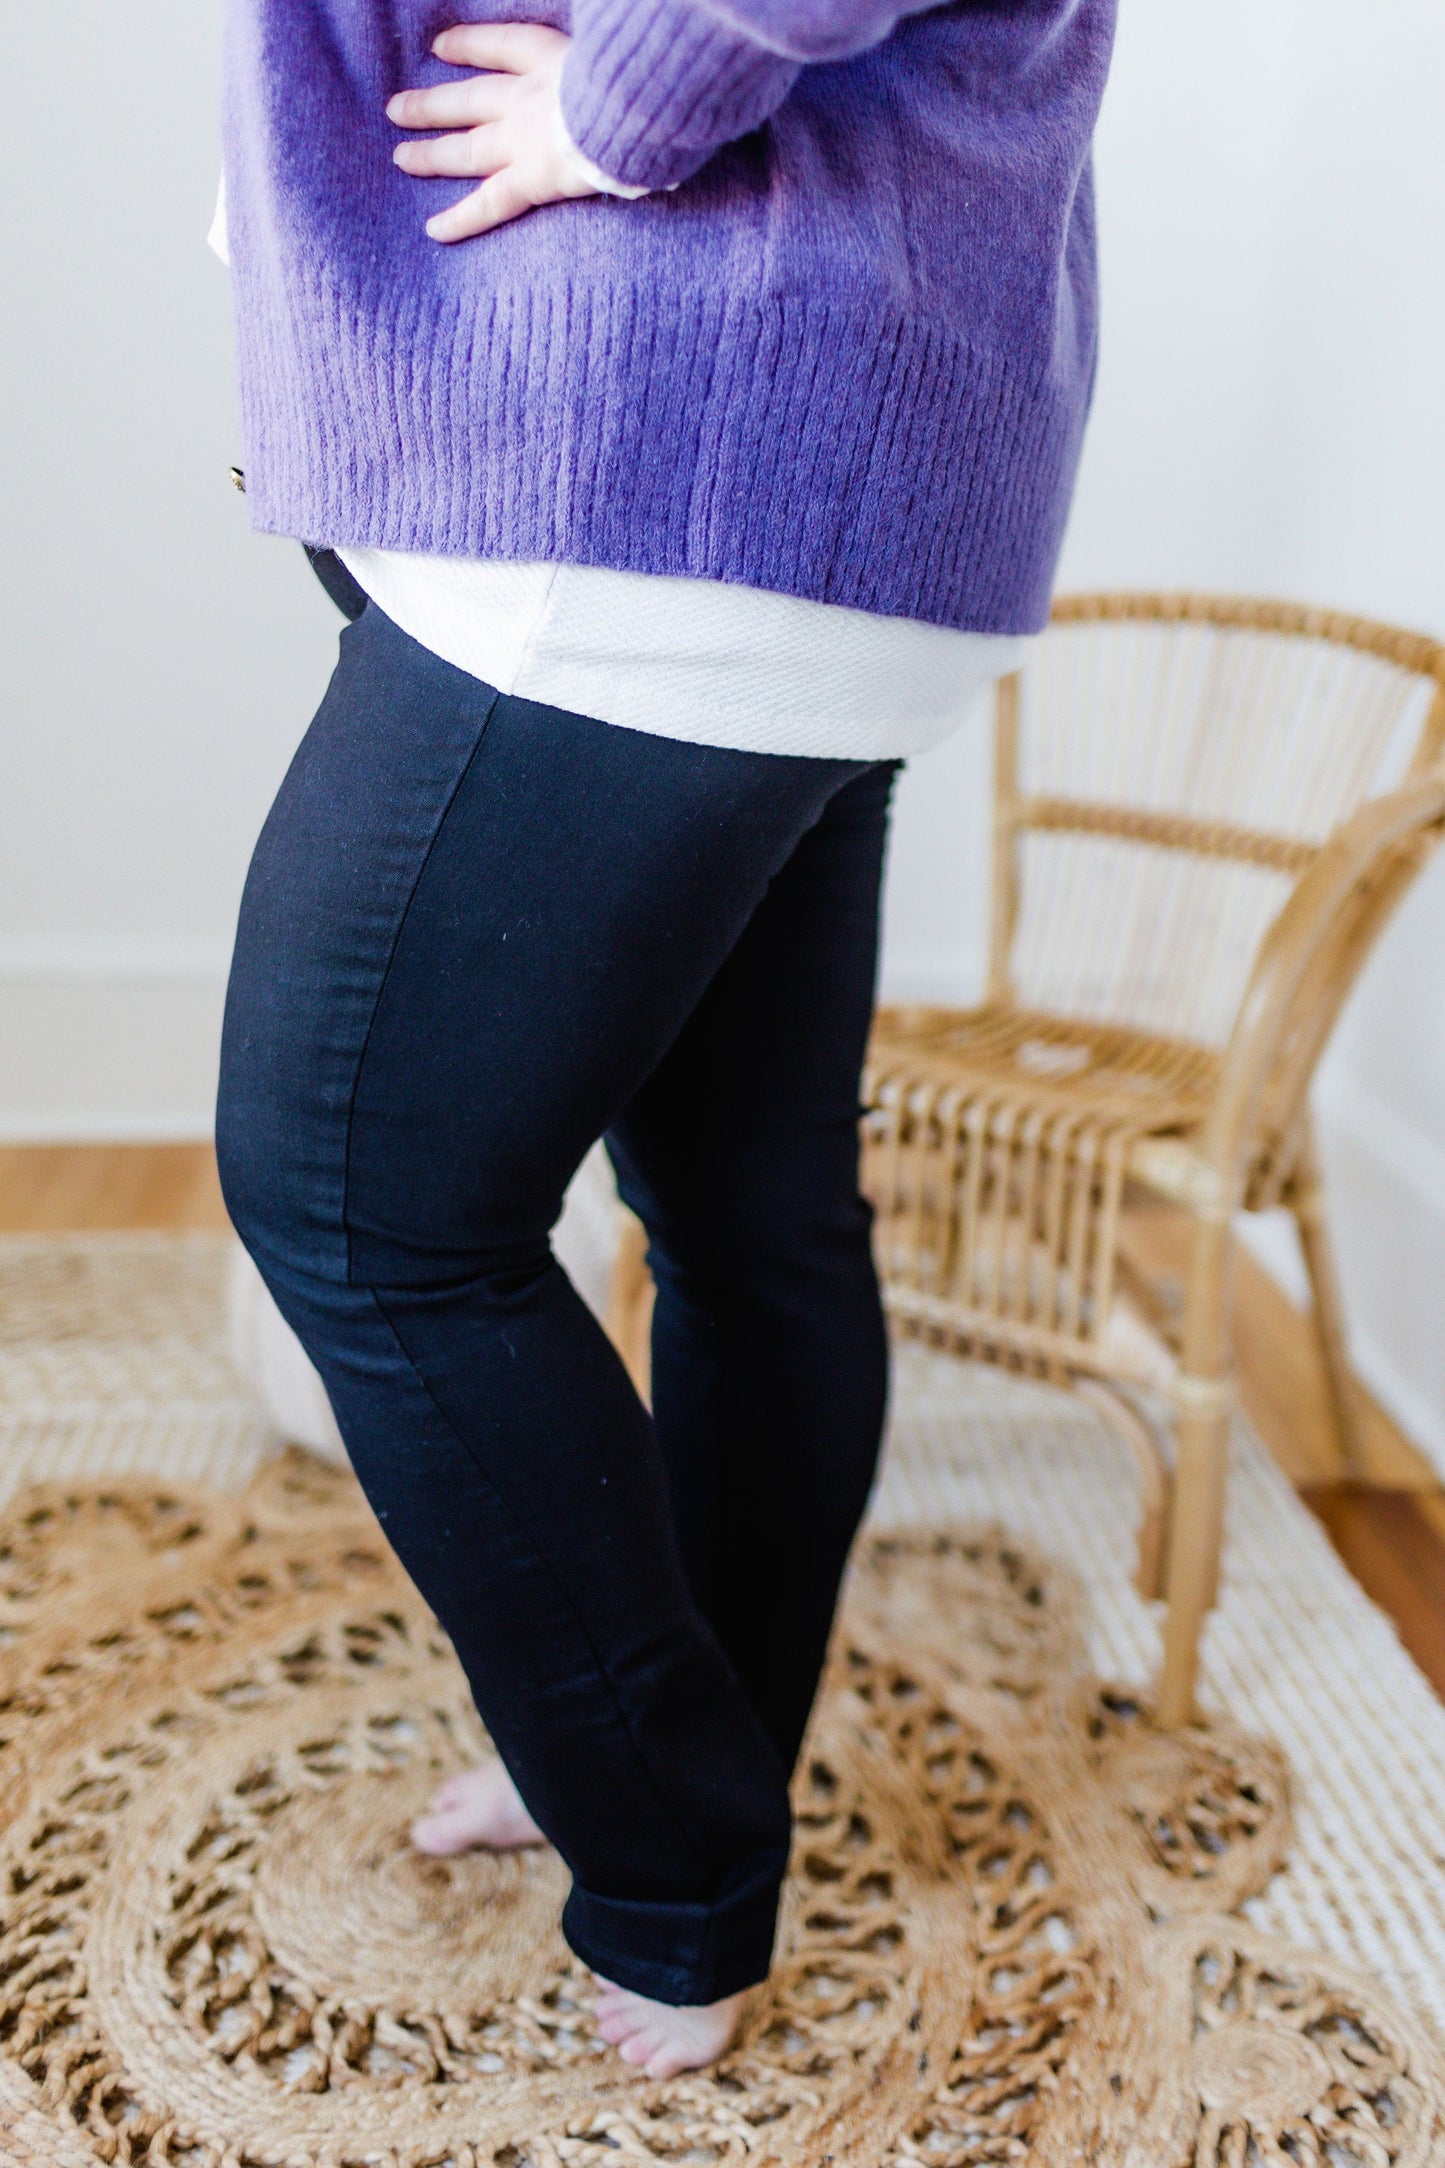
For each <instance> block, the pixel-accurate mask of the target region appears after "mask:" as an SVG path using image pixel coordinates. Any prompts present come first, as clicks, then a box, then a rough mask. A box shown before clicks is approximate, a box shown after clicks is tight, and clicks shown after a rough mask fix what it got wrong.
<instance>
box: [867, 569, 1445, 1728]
mask: <svg viewBox="0 0 1445 2168" xmlns="http://www.w3.org/2000/svg"><path fill="white" fill-rule="evenodd" d="M1442 746H1445V647H1441V646H1438V645H1436V644H1435V643H1433V642H1431V641H1429V640H1426V639H1422V638H1418V637H1415V636H1413V635H1411V634H1408V633H1403V632H1397V631H1393V630H1391V629H1389V628H1388V627H1386V626H1383V625H1375V624H1369V623H1366V622H1363V621H1362V620H1360V619H1357V618H1350V617H1341V616H1336V615H1331V614H1327V613H1325V612H1321V611H1314V610H1306V609H1298V608H1293V607H1290V606H1288V605H1284V604H1275V603H1263V602H1242V601H1240V602H1237V601H1226V600H1216V599H1211V598H1203V597H1193V596H1173V595H1098V596H1077V597H1072V598H1069V599H1067V600H1062V601H1060V603H1059V604H1058V606H1057V608H1056V610H1055V613H1054V621H1053V623H1052V625H1051V626H1050V628H1049V630H1048V631H1047V632H1046V633H1045V634H1044V635H1043V636H1042V637H1041V638H1040V640H1039V641H1038V642H1037V644H1036V646H1035V649H1034V651H1033V653H1032V655H1031V657H1030V659H1029V661H1028V663H1027V665H1026V667H1025V669H1024V670H1023V671H1022V673H1021V674H1020V675H1018V676H1016V677H1013V678H1010V679H1008V680H1006V681H1005V682H1004V683H1003V685H1002V686H1001V687H1000V691H999V696H998V702H997V717H996V729H995V747H996V768H995V780H994V814H993V866H992V912H991V937H990V952H989V968H988V982H987V987H986V991H985V994H984V999H983V1002H982V1005H981V1006H979V1007H977V1008H973V1009H967V1010H959V1009H941V1008H902V1007H895V1008H888V1009H884V1010H882V1011H881V1012H880V1014H879V1017H878V1020H877V1027H876V1032H875V1037H874V1043H873V1047H872V1051H871V1056H870V1062H869V1071H868V1076H867V1080H866V1086H865V1100H866V1111H865V1120H864V1169H865V1172H864V1181H865V1186H866V1188H867V1190H868V1192H869V1194H870V1196H871V1197H872V1199H873V1202H874V1204H875V1207H876V1209H877V1212H878V1255H879V1262H880V1267H881V1270H882V1274H883V1279H884V1286H885V1293H886V1299H887V1303H888V1307H889V1310H890V1312H891V1314H892V1317H893V1319H894V1320H895V1322H896V1325H897V1327H898V1328H899V1329H901V1330H902V1331H904V1332H906V1333H910V1334H915V1335H919V1336H922V1337H923V1338H926V1339H928V1340H930V1341H932V1342H934V1343H936V1344H939V1345H942V1346H945V1347H949V1348H952V1349H955V1350H957V1351H958V1352H960V1353H966V1354H969V1355H972V1356H976V1357H984V1358H986V1359H990V1360H994V1361H998V1362H1002V1363H1006V1364H1010V1365H1013V1366H1015V1367H1022V1368H1025V1369H1028V1370H1031V1371H1034V1372H1036V1373H1038V1374H1041V1375H1043V1376H1046V1377H1051V1378H1054V1379H1056V1380H1059V1381H1060V1382H1069V1383H1073V1384H1076V1385H1078V1386H1079V1387H1080V1388H1081V1389H1082V1390H1084V1391H1085V1392H1087V1393H1090V1394H1091V1395H1092V1396H1094V1397H1096V1398H1098V1399H1099V1400H1100V1402H1101V1404H1102V1405H1103V1406H1104V1407H1105V1409H1106V1411H1107V1412H1108V1413H1109V1414H1110V1415H1111V1416H1112V1417H1113V1418H1114V1419H1115V1420H1116V1421H1117V1422H1118V1423H1119V1424H1120V1425H1121V1427H1123V1428H1124V1430H1125V1431H1126V1434H1127V1435H1128V1436H1129V1438H1130V1441H1131V1443H1132V1444H1133V1445H1134V1446H1135V1448H1136V1450H1137V1451H1138V1452H1139V1454H1140V1458H1141V1464H1142V1466H1143V1468H1144V1472H1145V1510H1144V1517H1143V1525H1142V1528H1141V1534H1140V1551H1139V1573H1138V1581H1139V1586H1140V1588H1141V1589H1142V1591H1143V1592H1144V1594H1145V1595H1146V1596H1149V1597H1162V1598H1164V1599H1165V1601H1166V1602H1167V1606H1168V1610H1167V1617H1166V1624H1165V1637H1164V1667H1163V1675H1162V1678H1161V1681H1160V1687H1159V1697H1158V1714H1159V1718H1160V1720H1161V1721H1162V1722H1163V1723H1165V1724H1167V1725H1175V1724H1181V1723H1184V1722H1186V1721H1188V1720H1189V1719H1190V1718H1191V1717H1192V1715H1193V1713H1194V1696H1195V1679H1196V1670H1197V1663H1198V1644H1199V1637H1200V1632H1201V1629H1202V1626H1203V1623H1204V1619H1205V1617H1206V1615H1207V1613H1208V1611H1209V1609H1210V1607H1211V1605H1212V1604H1213V1602H1214V1597H1215V1588H1216V1578H1217V1571H1218V1560H1219V1549H1220V1540H1221V1531H1222V1522H1223V1508H1224V1489H1225V1470H1226V1456H1227V1448H1228V1436H1229V1425H1230V1416H1231V1410H1232V1393H1231V1386H1230V1351H1229V1341H1228V1322H1227V1316H1228V1313H1227V1307H1226V1294H1227V1287H1226V1276H1227V1268H1228V1261H1229V1249H1230V1238H1231V1229H1232V1225H1233V1221H1234V1217H1235V1214H1236V1213H1237V1212H1239V1211H1241V1210H1244V1211H1260V1210H1263V1209H1265V1208H1266V1207H1270V1206H1276V1205H1284V1206H1287V1207H1288V1208H1289V1209H1290V1210H1291V1211H1292V1212H1293V1213H1294V1215H1295V1218H1296V1220H1297V1223H1298V1226H1299V1231H1300V1236H1301V1239H1302V1243H1303V1248H1304V1255H1305V1258H1306V1260H1307V1263H1308V1266H1309V1271H1310V1277H1311V1280H1312V1283H1313V1289H1314V1298H1315V1303H1314V1316H1315V1321H1316V1326H1317V1329H1318V1334H1319V1339H1320V1345H1321V1352H1322V1354H1323V1357H1324V1361H1325V1365H1326V1370H1327V1375H1328V1378H1329V1380H1330V1388H1331V1398H1332V1405H1333V1409H1334V1413H1335V1418H1336V1423H1337V1428H1338V1444H1339V1453H1340V1459H1341V1465H1342V1467H1343V1468H1345V1469H1348V1468H1350V1467H1352V1466H1355V1465H1357V1429H1356V1418H1355V1412H1354V1406H1353V1400H1352V1390H1353V1388H1352V1382H1351V1374H1350V1370H1349V1365H1348V1360H1347V1357H1346V1352H1345V1341H1344V1334H1343V1330H1342V1326H1341V1318H1340V1307H1339V1298H1338V1293H1337V1290H1336V1284H1335V1278H1334V1273H1333V1270H1332V1266H1331V1260H1330V1253H1329V1247H1328V1243H1327V1239H1326V1233H1325V1226H1324V1220H1323V1213H1322V1204H1321V1196H1320V1187H1319V1174H1318V1168H1317V1163H1316V1159H1315V1153H1314V1147H1313V1143H1312V1140H1311V1135H1310V1122H1309V1111H1308V1087H1309V1083H1310V1079H1311V1076H1312V1074H1313V1071H1314V1068H1315V1065H1316V1062H1317V1060H1318V1058H1319V1055H1320V1053H1321V1051H1322V1049H1323V1047H1324V1044H1325V1041H1326V1039H1327V1037H1328V1035H1329V1032H1330V1030H1331V1027H1332V1026H1333V1024H1334V1021H1335V1018H1336V1016H1337V1015H1338V1013H1339V1009H1340V1006H1341V1003H1342V1002H1343V1000H1344V998H1345V995H1346V994H1347V993H1348V991H1349V989H1350V987H1351V985H1352V984H1353V983H1354V981H1355V979H1356V977H1357V975H1358V973H1359V970H1360V967H1361V965H1362V964H1363V963H1364V960H1365V958H1366V956H1367V955H1368V953H1369V950H1370V948H1371V946H1372V944H1373V942H1374V940H1375V938H1376V936H1377V935H1378V934H1379V932H1380V930H1381V928H1382V927H1383V925H1384V924H1385V921H1386V919H1387V918H1388V916H1389V914H1390V912H1391V910H1392V909H1393V907H1394V905H1395V904H1396V903H1397V902H1398V901H1399V899H1400V897H1401V895H1402V894H1403V892H1404V890H1405V888H1406V887H1407V886H1408V884H1409V882H1410V881H1411V880H1412V879H1413V877H1414V875H1415V873H1416V872H1417V871H1418V869H1419V867H1420V866H1421V864H1422V863H1423V861H1424V859H1425V858H1426V857H1427V856H1428V854H1429V852H1430V850H1431V849H1432V848H1433V847H1434V844H1435V843H1436V841H1437V840H1438V837H1439V835H1440V833H1441V828H1442V824H1445V754H1442ZM1146 1200H1153V1201H1154V1203H1155V1205H1156V1208H1157V1206H1158V1205H1159V1204H1161V1203H1162V1204H1164V1205H1167V1206H1170V1207H1173V1208H1176V1209H1177V1210H1181V1211H1182V1212H1183V1213H1184V1214H1186V1215H1187V1218H1188V1228H1189V1247H1188V1256H1189V1265H1188V1271H1187V1275H1186V1278H1185V1281H1184V1289H1183V1301H1182V1308H1181V1307H1180V1306H1179V1305H1177V1304H1176V1314H1175V1315H1173V1316H1171V1315H1170V1313H1169V1311H1168V1309H1167V1307H1166V1305H1165V1304H1164V1303H1163V1302H1162V1301H1161V1299H1160V1296H1159V1291H1158V1290H1157V1289H1156V1288H1155V1287H1153V1286H1152V1285H1151V1284H1150V1282H1149V1279H1148V1276H1147V1275H1146V1274H1143V1273H1141V1272H1139V1271H1138V1270H1137V1269H1135V1268H1132V1267H1131V1265H1130V1261H1129V1258H1128V1256H1127V1255H1126V1254H1125V1250H1124V1248H1123V1247H1122V1246H1121V1216H1123V1215H1126V1213H1128V1212H1129V1211H1130V1210H1131V1209H1132V1207H1133V1206H1135V1205H1136V1204H1142V1203H1144V1202H1145V1201H1146ZM1159 1386H1167V1388H1168V1390H1169V1392H1170V1393H1171V1394H1172V1401H1173V1413H1174V1423H1173V1429H1174V1433H1175V1436H1174V1441H1173V1450H1172V1454H1170V1453H1168V1452H1166V1451H1165V1450H1164V1447H1163V1442H1162V1441H1161V1439H1160V1437H1159V1430H1158V1425H1157V1423H1156V1422H1154V1421H1152V1420H1150V1419H1149V1407H1150V1398H1149V1395H1148V1393H1147V1392H1145V1393H1144V1394H1143V1396H1142V1397H1141V1396H1140V1395H1139V1393H1138V1391H1137V1389H1138V1388H1149V1387H1159Z"/></svg>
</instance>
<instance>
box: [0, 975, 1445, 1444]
mask: <svg viewBox="0 0 1445 2168" xmlns="http://www.w3.org/2000/svg"><path fill="white" fill-rule="evenodd" d="M980 962H981V960H980V959H979V958H978V957H977V956H975V955H971V954H970V955H962V954H961V953H960V951H959V949H958V948H956V947H949V948H946V949H945V948H943V947H939V948H936V949H935V948H929V947H926V946H922V945H919V946H916V947H903V946H896V947H894V948H892V949H891V951H890V954H889V956H888V958H887V965H886V969H885V973H884V981H883V989H884V993H885V996H886V997H887V998H888V999H891V1000H895V1001H899V1000H902V1001H909V1000H912V1001H937V1002H967V1001H969V1000H973V999H976V998H977V987H978V979H979V972H980ZM225 971H226V954H225V950H224V947H223V946H222V945H220V944H218V943H215V942H210V941H197V942H194V943H175V942H168V943H146V942H133V941H130V942H127V941H114V942H86V943H84V944H68V943H65V942H46V943H44V944H40V943H30V942H23V941H19V940H16V939H14V938H12V939H10V940H8V941H4V942H0V1142H6V1143H66V1142H87V1143H89V1142H127V1141H134V1142H150V1141H157V1140H175V1141H183V1140H190V1139H199V1138H204V1137H208V1136H209V1135H210V1134H211V1125H212V1110H213V1107H214V1101H215V1087H216V1060H217V1052H218V1048H219V1045H220V1029H221V1008H222V1001H223V997H224V992H225ZM1318 1120H1319V1130H1320V1139H1321V1149H1322V1154H1323V1158H1324V1162H1325V1171H1326V1177H1327V1182H1328V1188H1329V1196H1330V1208H1331V1217H1332V1224H1333V1231H1334V1237H1335V1246H1336V1250H1337V1252H1338V1257H1339V1266H1340V1277H1341V1280H1342V1281H1343V1284H1344V1293H1345V1307H1346V1312H1347V1315H1348V1321H1349V1333H1350V1341H1351V1348H1352V1352H1353V1355H1354V1359H1355V1363H1356V1367H1357V1368H1358V1370H1359V1373H1360V1375H1361V1377H1362V1378H1363V1379H1364V1380H1365V1382H1366V1383H1367V1384H1368V1385H1369V1387H1370V1389H1371V1390H1372V1392H1374V1393H1375V1394H1376V1396H1377V1397H1378V1399H1379V1400H1380V1401H1381V1403H1382V1404H1383V1405H1384V1406H1385V1407H1386V1408H1388V1409H1389V1411H1390V1412H1391V1414H1392V1415H1393V1416H1394V1417H1395V1419H1396V1421H1397V1422H1399V1423H1400V1424H1401V1426H1402V1427H1403V1428H1404V1429H1405V1430H1406V1431H1407V1432H1408V1433H1409V1435H1410V1436H1411V1437H1412V1438H1413V1439H1414V1440H1415V1442H1416V1443H1417V1444H1418V1445H1419V1447H1420V1448H1421V1450H1422V1451H1423V1452H1425V1453H1426V1454H1428V1455H1429V1457H1430V1458H1431V1460H1432V1461H1433V1462H1434V1464H1435V1465H1436V1466H1437V1467H1438V1468H1439V1469H1440V1471H1441V1474H1442V1476H1445V1315H1442V1305H1445V1149H1442V1148H1441V1146H1440V1145H1439V1144H1437V1143H1436V1142H1435V1141H1434V1140H1433V1139H1432V1138H1430V1137H1428V1136H1426V1135H1424V1134H1423V1133H1422V1132H1421V1131H1419V1130H1418V1129H1417V1128H1416V1127H1415V1126H1414V1124H1412V1123H1411V1122H1409V1121H1408V1120H1407V1119H1405V1117H1403V1116H1402V1115H1400V1114H1399V1113H1398V1112H1396V1110H1395V1109H1394V1108H1392V1107H1391V1106H1389V1105H1388V1104H1387V1103H1386V1102H1385V1101H1384V1100H1382V1099H1381V1098H1380V1096H1379V1095H1378V1093H1376V1092H1374V1091H1372V1090H1371V1089H1370V1088H1369V1087H1368V1086H1365V1085H1363V1084H1361V1083H1359V1082H1358V1081H1357V1080H1356V1079H1354V1078H1353V1077H1351V1076H1350V1075H1348V1074H1347V1073H1345V1072H1344V1071H1343V1070H1342V1069H1341V1068H1340V1067H1338V1066H1335V1065H1333V1064H1332V1065H1329V1066H1328V1067H1327V1071H1326V1075H1325V1077H1324V1079H1323V1081H1322V1088H1321V1091H1320V1094H1319V1102H1318ZM1242 1232H1243V1234H1244V1238H1245V1239H1246V1240H1247V1241H1248V1242H1249V1244H1250V1247H1251V1249H1252V1250H1253V1251H1254V1252H1255V1254H1256V1255H1257V1256H1258V1257H1259V1258H1260V1261H1261V1262H1262V1263H1263V1264H1264V1265H1265V1266H1266V1268H1267V1269H1268V1270H1269V1271H1271V1272H1272V1273H1273V1274H1274V1276H1275V1278H1276V1279H1278V1280H1279V1281H1280V1283H1281V1285H1282V1286H1283V1287H1284V1289H1285V1291H1286V1293H1287V1294H1289V1295H1290V1296H1291V1298H1292V1299H1293V1300H1294V1301H1296V1302H1302V1301H1303V1300H1304V1299H1305V1281H1304V1274H1303V1268H1302V1266H1301V1263H1300V1259H1299V1252H1298V1249H1297V1247H1296V1245H1295V1241H1294V1234H1293V1230H1292V1228H1291V1227H1290V1226H1289V1224H1288V1222H1287V1221H1285V1220H1284V1219H1283V1216H1282V1215H1271V1216H1269V1217H1266V1218H1264V1219H1261V1220H1256V1221H1252V1222H1249V1223H1248V1224H1247V1226H1246V1227H1245V1228H1244V1229H1243V1230H1242Z"/></svg>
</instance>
